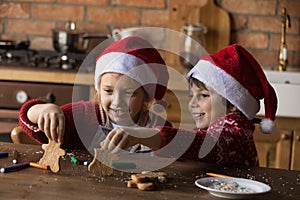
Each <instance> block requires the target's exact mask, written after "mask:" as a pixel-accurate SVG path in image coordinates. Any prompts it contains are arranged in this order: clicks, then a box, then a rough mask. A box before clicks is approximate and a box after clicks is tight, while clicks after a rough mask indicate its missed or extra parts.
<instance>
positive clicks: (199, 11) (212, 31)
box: [169, 0, 230, 53]
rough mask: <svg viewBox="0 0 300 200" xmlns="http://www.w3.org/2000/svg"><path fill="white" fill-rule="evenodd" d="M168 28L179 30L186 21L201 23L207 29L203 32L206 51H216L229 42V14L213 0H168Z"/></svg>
mask: <svg viewBox="0 0 300 200" xmlns="http://www.w3.org/2000/svg"><path fill="white" fill-rule="evenodd" d="M170 2H171V4H170V9H171V10H170V24H169V28H170V29H172V30H176V31H180V29H181V27H182V26H183V25H185V24H188V23H201V24H203V25H205V26H206V27H207V29H208V32H207V34H205V40H206V49H207V52H208V53H213V52H216V51H218V50H220V49H222V48H224V47H226V46H228V45H229V43H230V19H229V14H228V13H227V12H226V11H225V10H223V9H222V8H220V7H218V6H217V5H216V4H215V1H214V0H201V1H198V4H192V3H190V4H188V3H186V2H185V1H181V2H182V3H180V2H179V1H170Z"/></svg>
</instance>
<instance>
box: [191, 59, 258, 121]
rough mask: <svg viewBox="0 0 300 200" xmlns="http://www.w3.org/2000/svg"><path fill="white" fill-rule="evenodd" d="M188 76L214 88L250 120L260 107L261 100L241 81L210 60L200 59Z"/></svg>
mask: <svg viewBox="0 0 300 200" xmlns="http://www.w3.org/2000/svg"><path fill="white" fill-rule="evenodd" d="M187 77H188V78H189V77H194V78H196V79H197V80H199V81H201V82H203V83H204V84H205V85H207V86H209V87H211V88H212V89H214V90H215V91H216V92H217V93H218V94H220V95H221V96H223V97H224V98H226V99H227V100H229V101H230V103H231V104H233V105H234V106H236V107H237V108H238V109H239V110H240V111H241V112H243V113H244V115H245V116H246V117H247V118H248V119H250V120H251V119H253V118H254V117H255V115H256V113H257V112H258V111H259V109H260V104H259V102H258V101H257V100H256V99H255V98H254V97H253V96H252V95H251V94H250V93H249V91H248V90H247V89H246V88H245V87H244V86H243V85H242V84H240V82H238V81H237V80H236V79H235V78H233V77H232V76H231V75H230V74H228V73H227V72H225V71H224V70H222V69H221V68H219V67H217V66H215V65H213V64H212V63H211V62H209V61H205V60H200V61H199V62H198V63H197V64H196V66H195V67H193V68H192V69H191V71H190V72H189V73H188V74H187Z"/></svg>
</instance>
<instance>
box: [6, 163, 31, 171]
mask: <svg viewBox="0 0 300 200" xmlns="http://www.w3.org/2000/svg"><path fill="white" fill-rule="evenodd" d="M29 166H30V165H29V162H27V163H22V164H15V165H12V166H9V167H3V168H1V169H0V172H1V173H7V172H14V171H18V170H21V169H25V168H28V167H29Z"/></svg>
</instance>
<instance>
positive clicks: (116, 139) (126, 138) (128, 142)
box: [100, 128, 139, 153]
mask: <svg viewBox="0 0 300 200" xmlns="http://www.w3.org/2000/svg"><path fill="white" fill-rule="evenodd" d="M138 143H139V138H136V137H134V136H131V135H129V134H128V133H127V132H126V131H125V130H124V129H123V128H114V129H113V130H112V131H110V132H109V134H108V135H107V136H106V139H105V140H104V141H102V142H101V144H100V146H101V148H102V149H104V150H109V151H111V153H118V152H119V151H121V150H122V149H123V150H127V149H128V148H129V147H131V146H133V145H135V144H138Z"/></svg>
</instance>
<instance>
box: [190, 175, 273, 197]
mask: <svg viewBox="0 0 300 200" xmlns="http://www.w3.org/2000/svg"><path fill="white" fill-rule="evenodd" d="M214 180H218V181H220V182H224V183H228V182H236V183H237V184H238V185H239V186H240V187H246V188H248V189H250V190H252V191H253V192H231V191H221V190H218V189H214V188H212V185H213V183H212V182H213V181H214ZM195 184H196V186H198V187H200V188H202V189H205V190H207V191H208V192H209V193H210V194H211V195H213V196H217V197H222V198H230V199H248V198H251V197H253V196H255V195H259V194H263V193H266V192H269V191H270V190H271V187H270V186H269V185H266V184H264V183H262V182H258V181H253V180H249V179H244V178H219V177H207V178H201V179H197V180H196V181H195Z"/></svg>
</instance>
